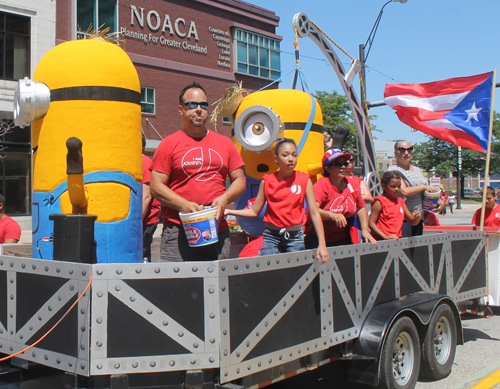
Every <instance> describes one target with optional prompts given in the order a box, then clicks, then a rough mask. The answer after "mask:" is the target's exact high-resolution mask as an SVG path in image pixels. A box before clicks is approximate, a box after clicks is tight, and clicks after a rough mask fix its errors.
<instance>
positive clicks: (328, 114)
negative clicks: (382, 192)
mask: <svg viewBox="0 0 500 389" xmlns="http://www.w3.org/2000/svg"><path fill="white" fill-rule="evenodd" d="M313 96H314V97H315V98H316V99H317V100H318V103H319V105H320V107H321V110H322V111H323V127H324V128H325V130H335V129H336V128H338V127H345V128H348V129H349V135H348V136H347V138H346V141H345V143H344V150H347V151H350V152H352V153H353V154H354V155H355V153H356V131H357V129H356V122H355V120H354V116H353V115H352V111H351V106H350V105H349V101H348V100H347V97H345V96H344V95H339V94H338V93H337V92H336V91H332V92H331V93H329V92H325V91H316V92H315V93H313ZM376 118H377V116H376V115H370V121H371V122H373V120H375V119H376ZM373 131H376V129H375V127H374V126H373V124H372V132H373ZM359 149H360V150H361V144H360V145H359ZM360 159H361V160H362V159H363V157H362V155H361V152H360Z"/></svg>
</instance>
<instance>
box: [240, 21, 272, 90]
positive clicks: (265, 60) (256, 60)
mask: <svg viewBox="0 0 500 389" xmlns="http://www.w3.org/2000/svg"><path fill="white" fill-rule="evenodd" d="M235 46H236V60H237V66H236V72H237V73H244V74H249V75H251V76H255V77H261V78H268V79H272V80H276V79H278V78H280V76H281V60H280V42H279V41H278V40H276V39H272V38H268V37H266V36H264V35H259V34H255V33H253V32H248V31H244V30H240V29H236V45H235Z"/></svg>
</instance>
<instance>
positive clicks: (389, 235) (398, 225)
mask: <svg viewBox="0 0 500 389" xmlns="http://www.w3.org/2000/svg"><path fill="white" fill-rule="evenodd" d="M380 181H381V184H382V189H383V190H384V194H383V195H382V196H377V197H375V198H374V199H373V204H372V211H371V214H370V229H371V231H372V235H373V236H374V237H376V239H378V240H380V239H399V238H401V237H402V236H403V232H402V228H403V220H406V221H407V222H408V223H409V224H410V225H412V226H415V225H417V224H418V223H419V222H420V218H421V217H422V215H421V213H420V212H418V211H414V212H413V214H412V213H411V212H410V211H409V210H408V207H407V206H406V204H405V202H404V200H403V198H402V197H400V190H401V174H400V173H399V172H398V171H396V170H391V171H389V172H385V173H384V174H383V175H382V178H381V180H380Z"/></svg>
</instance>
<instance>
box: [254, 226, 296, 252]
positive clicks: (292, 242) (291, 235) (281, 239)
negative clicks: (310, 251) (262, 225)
mask: <svg viewBox="0 0 500 389" xmlns="http://www.w3.org/2000/svg"><path fill="white" fill-rule="evenodd" d="M287 234H288V236H287V235H286V234H281V235H280V232H279V231H278V230H270V229H268V228H266V229H264V241H263V242H262V252H261V255H272V254H279V253H292V252H294V251H301V250H305V246H304V232H303V231H302V230H299V231H290V232H287ZM287 237H288V239H287Z"/></svg>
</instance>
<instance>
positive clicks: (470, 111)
mask: <svg viewBox="0 0 500 389" xmlns="http://www.w3.org/2000/svg"><path fill="white" fill-rule="evenodd" d="M481 110H482V108H476V102H475V101H474V104H472V108H471V109H466V110H465V112H467V115H468V116H467V120H466V121H465V122H466V123H467V122H468V121H469V120H471V119H472V118H474V119H476V122H478V121H479V119H478V118H477V114H478V113H479V112H481Z"/></svg>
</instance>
